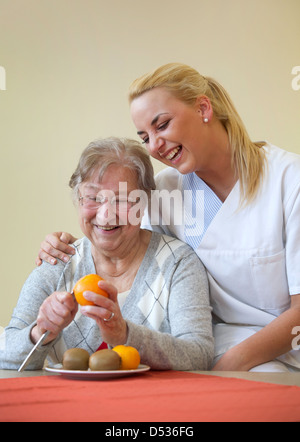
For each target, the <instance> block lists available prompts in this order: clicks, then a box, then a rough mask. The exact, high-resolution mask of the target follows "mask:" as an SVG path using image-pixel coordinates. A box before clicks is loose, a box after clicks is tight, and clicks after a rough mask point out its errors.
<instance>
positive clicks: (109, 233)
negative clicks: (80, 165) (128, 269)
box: [79, 165, 140, 253]
mask: <svg viewBox="0 0 300 442" xmlns="http://www.w3.org/2000/svg"><path fill="white" fill-rule="evenodd" d="M120 183H121V185H120ZM125 188H126V194H124V192H123V190H122V189H125ZM120 189H121V193H120ZM136 189H138V183H137V175H136V173H135V172H133V171H132V170H130V169H128V168H126V167H121V166H119V165H111V166H109V167H108V168H107V170H106V172H105V173H104V175H103V178H102V180H101V182H99V178H98V173H97V170H96V171H95V172H94V173H93V175H92V176H91V177H90V179H89V180H88V181H86V182H83V183H82V184H81V185H80V188H79V194H80V197H84V198H87V197H88V198H89V200H90V201H93V200H95V199H96V197H97V198H99V199H101V201H103V203H101V204H100V205H99V207H98V209H97V208H89V206H88V205H86V204H85V203H82V204H80V205H79V222H80V227H81V230H82V232H83V233H84V234H85V236H87V238H89V240H90V241H91V243H92V245H93V247H94V251H98V252H99V251H101V250H103V251H104V252H109V253H114V252H116V253H117V252H118V251H119V250H120V249H123V248H126V247H128V244H129V243H130V242H132V241H137V240H138V236H139V232H140V224H138V223H137V224H136V225H132V224H130V223H129V219H128V218H129V209H130V204H129V206H128V210H126V208H125V204H124V199H126V198H127V197H128V196H129V195H130V193H131V192H133V191H135V190H136ZM100 197H101V198H100ZM81 201H82V200H81ZM116 202H117V203H116Z"/></svg>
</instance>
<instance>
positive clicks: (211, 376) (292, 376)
mask: <svg viewBox="0 0 300 442" xmlns="http://www.w3.org/2000/svg"><path fill="white" fill-rule="evenodd" d="M299 387H300V375H299V374H297V373H234V372H178V371H165V372H156V371H150V372H147V373H144V374H140V375H138V376H134V377H130V378H120V379H114V380H105V381H83V380H80V381H78V380H77V381H76V380H67V379H63V378H62V377H60V376H56V375H55V374H51V373H47V372H43V371H36V372H27V371H26V372H23V373H17V372H14V371H0V421H2V422H3V421H4V422H6V421H42V422H56V421H80V422H81V421H97V422H106V424H105V425H106V428H107V427H108V426H109V425H110V424H109V423H116V422H173V423H174V422H200V421H214V422H216V421H226V422H228V421H242V422H245V421H252V422H253V421H268V422H269V421H273V422H274V421H275V422H276V421H300V388H299ZM148 436H149V434H148Z"/></svg>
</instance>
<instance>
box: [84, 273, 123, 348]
mask: <svg viewBox="0 0 300 442" xmlns="http://www.w3.org/2000/svg"><path fill="white" fill-rule="evenodd" d="M98 285H99V287H100V288H101V289H103V290H105V291H106V292H107V293H108V295H109V298H105V297H104V296H101V295H97V294H96V293H93V292H85V293H84V297H85V298H86V299H87V300H88V301H92V302H93V303H94V304H95V306H84V307H81V313H82V314H83V315H85V316H87V317H89V318H92V319H94V320H95V321H96V322H97V324H98V327H99V328H100V332H101V335H102V338H103V341H104V342H106V343H107V344H109V345H111V346H112V347H114V346H116V345H121V344H125V343H126V341H127V333H128V330H127V323H126V321H125V319H124V318H123V316H122V313H121V310H120V307H119V304H118V291H117V289H116V288H115V287H114V286H113V285H112V284H109V283H108V282H106V281H100V282H99V284H98Z"/></svg>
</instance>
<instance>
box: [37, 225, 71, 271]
mask: <svg viewBox="0 0 300 442" xmlns="http://www.w3.org/2000/svg"><path fill="white" fill-rule="evenodd" d="M75 241H76V238H74V236H72V235H71V234H70V233H66V232H54V233H51V234H50V235H47V236H46V238H45V240H44V241H43V242H42V243H41V248H40V250H39V253H38V257H37V258H36V260H35V263H36V265H37V266H40V265H41V264H42V261H43V260H44V261H46V262H48V263H49V264H52V265H55V264H57V259H60V260H61V261H64V262H68V261H69V259H70V258H69V256H68V255H74V254H75V250H74V248H73V247H70V246H69V244H72V243H73V242H75Z"/></svg>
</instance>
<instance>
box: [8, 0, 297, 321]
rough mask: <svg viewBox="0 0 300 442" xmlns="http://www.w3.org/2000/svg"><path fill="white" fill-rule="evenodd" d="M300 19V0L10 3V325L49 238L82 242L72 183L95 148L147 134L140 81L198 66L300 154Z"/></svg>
mask: <svg viewBox="0 0 300 442" xmlns="http://www.w3.org/2000/svg"><path fill="white" fill-rule="evenodd" d="M299 17H300V1H299V0H226V1H225V0H210V1H207V0H205V1H204V0H185V1H182V0H152V1H149V0H146V1H145V0H109V1H107V0H26V1H25V0H0V66H2V68H4V69H1V70H0V74H1V72H2V73H3V71H5V74H6V79H5V88H6V90H0V149H1V165H0V168H1V169H0V182H1V195H0V207H1V209H0V210H1V218H0V223H1V224H0V228H1V258H0V259H1V261H0V272H1V279H0V281H1V282H0V325H3V326H6V325H7V324H8V322H9V319H10V316H11V314H12V311H13V308H14V306H15V304H16V301H17V299H18V295H19V292H20V289H21V287H22V285H23V283H24V281H25V279H26V278H27V276H28V275H29V273H30V272H31V271H32V270H33V269H34V267H35V265H34V260H35V257H36V254H37V251H38V249H39V244H40V242H41V240H42V239H43V238H44V236H45V235H46V233H48V232H52V231H56V230H66V231H70V232H72V233H73V234H75V235H78V236H80V231H79V228H78V225H77V215H76V211H75V209H74V207H73V205H72V202H71V198H70V193H69V189H68V179H69V177H70V175H71V174H72V172H73V170H74V168H75V166H76V164H77V161H78V159H79V155H80V153H81V151H82V150H83V148H84V147H86V145H87V144H88V143H89V142H90V141H91V140H93V139H94V138H97V137H106V136H110V135H116V136H128V137H136V134H135V129H134V127H133V124H132V123H131V120H130V116H129V110H128V103H127V89H128V86H129V84H130V83H131V81H132V80H134V79H135V78H136V77H138V76H139V75H141V74H143V73H145V72H147V71H148V70H150V69H152V68H154V67H157V66H159V65H161V64H164V63H167V62H170V61H180V62H184V63H187V64H190V65H192V66H194V67H195V68H196V69H198V70H199V71H200V72H201V73H203V74H204V75H210V76H213V77H215V78H217V79H218V80H219V81H220V82H221V83H222V84H223V85H224V86H225V87H226V88H227V90H228V91H229V93H230V94H231V96H232V98H233V100H234V102H235V104H236V106H237V108H238V109H239V111H240V114H241V116H242V117H243V119H244V121H245V123H246V126H247V127H248V130H249V132H250V134H251V136H252V138H253V139H255V140H261V139H267V140H269V141H271V142H273V143H274V144H277V145H279V146H281V147H282V148H284V149H286V150H290V151H294V152H297V153H299V154H300V130H299V117H300V90H297V89H300V78H299V81H298V78H297V77H296V75H295V73H294V75H292V69H293V68H294V67H295V66H299V65H300V26H299ZM294 72H295V71H294ZM296 73H297V72H296ZM299 73H300V68H299ZM293 78H294V83H293V84H292V80H293ZM1 80H2V84H3V82H4V78H3V76H2V79H1ZM293 85H294V88H293V87H292V86H293ZM295 85H296V87H295ZM298 85H299V88H298ZM0 89H1V88H0ZM2 89H3V88H2ZM155 167H156V170H159V165H158V164H157V163H156V164H155Z"/></svg>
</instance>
